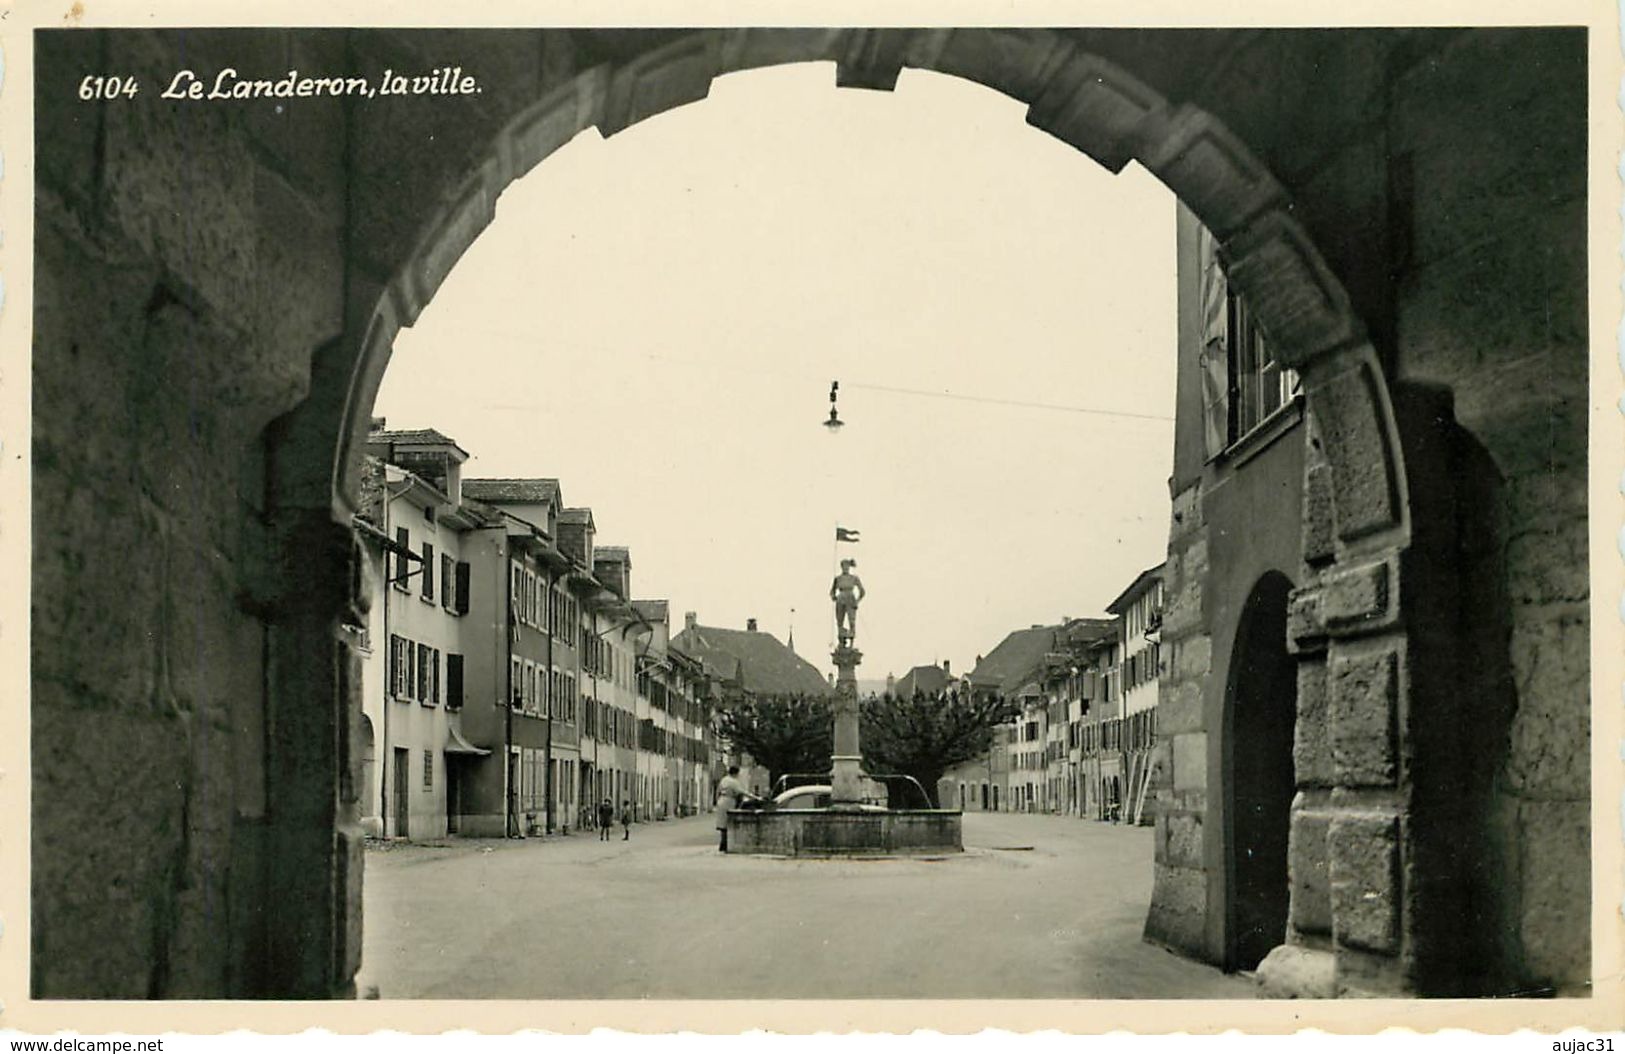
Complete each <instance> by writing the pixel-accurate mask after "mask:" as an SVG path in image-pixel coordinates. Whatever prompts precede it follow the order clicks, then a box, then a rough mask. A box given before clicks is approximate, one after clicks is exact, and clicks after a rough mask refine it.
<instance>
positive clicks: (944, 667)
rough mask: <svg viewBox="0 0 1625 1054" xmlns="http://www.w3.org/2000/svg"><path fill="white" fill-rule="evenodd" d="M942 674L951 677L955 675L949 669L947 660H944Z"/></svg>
mask: <svg viewBox="0 0 1625 1054" xmlns="http://www.w3.org/2000/svg"><path fill="white" fill-rule="evenodd" d="M942 672H943V673H945V674H947V675H948V676H949V677H952V676H953V675H954V674H953V671H952V670H950V669H948V660H947V659H943V660H942Z"/></svg>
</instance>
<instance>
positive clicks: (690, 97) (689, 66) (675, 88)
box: [598, 32, 722, 138]
mask: <svg viewBox="0 0 1625 1054" xmlns="http://www.w3.org/2000/svg"><path fill="white" fill-rule="evenodd" d="M720 73H722V37H720V36H719V35H718V34H717V33H715V32H698V33H690V34H689V35H687V36H684V37H679V38H678V39H676V40H674V41H672V42H671V43H670V44H667V45H665V46H664V47H660V48H656V49H655V50H654V51H651V52H649V53H648V54H647V55H643V56H641V57H639V58H638V59H636V60H634V61H632V62H630V63H628V64H627V65H625V66H622V67H620V68H619V69H617V70H616V71H615V73H614V75H613V77H611V79H610V83H609V92H608V97H607V98H606V99H605V102H604V111H603V114H602V116H601V117H600V119H599V121H598V130H599V131H600V132H602V133H603V135H604V136H605V138H608V137H609V136H612V135H615V134H616V133H617V132H623V131H625V130H626V129H627V128H629V127H631V126H632V125H634V124H637V123H638V122H639V121H642V120H646V119H648V118H650V117H653V116H654V115H655V114H659V113H664V112H666V111H667V110H674V109H676V108H677V107H679V106H686V105H687V104H689V103H691V102H699V101H700V100H701V99H704V98H705V97H706V96H707V95H710V94H711V82H712V81H713V80H715V79H716V78H717V76H718V75H719V74H720Z"/></svg>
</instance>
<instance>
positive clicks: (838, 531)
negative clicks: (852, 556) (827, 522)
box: [835, 527, 858, 542]
mask: <svg viewBox="0 0 1625 1054" xmlns="http://www.w3.org/2000/svg"><path fill="white" fill-rule="evenodd" d="M835 540H836V541H837V542H855V541H857V540H858V532H857V530H856V529H854V528H851V527H836V528H835Z"/></svg>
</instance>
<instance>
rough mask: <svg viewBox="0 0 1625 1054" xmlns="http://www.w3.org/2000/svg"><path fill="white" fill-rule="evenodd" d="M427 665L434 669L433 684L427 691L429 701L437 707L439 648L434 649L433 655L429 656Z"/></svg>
mask: <svg viewBox="0 0 1625 1054" xmlns="http://www.w3.org/2000/svg"><path fill="white" fill-rule="evenodd" d="M429 663H430V665H432V666H433V667H434V676H433V678H432V682H433V684H432V687H431V688H430V691H429V701H430V702H432V703H435V704H436V705H438V704H439V703H440V649H439V648H436V649H434V651H433V653H432V654H431V655H430V656H429Z"/></svg>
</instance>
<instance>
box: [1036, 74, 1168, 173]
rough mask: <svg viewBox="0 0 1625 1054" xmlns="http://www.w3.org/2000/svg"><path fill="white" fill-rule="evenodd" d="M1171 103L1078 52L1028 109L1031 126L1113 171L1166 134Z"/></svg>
mask: <svg viewBox="0 0 1625 1054" xmlns="http://www.w3.org/2000/svg"><path fill="white" fill-rule="evenodd" d="M1169 116H1170V114H1169V107H1168V102H1167V100H1166V99H1164V98H1163V97H1162V95H1161V93H1159V92H1158V91H1157V90H1156V89H1154V88H1151V87H1150V86H1148V85H1146V84H1145V83H1144V82H1142V81H1141V80H1139V79H1138V78H1136V77H1134V76H1133V75H1131V74H1130V73H1128V72H1127V71H1126V70H1123V69H1121V68H1119V67H1118V66H1116V65H1114V64H1112V63H1110V62H1107V61H1106V60H1105V59H1103V58H1101V57H1100V56H1098V55H1091V54H1087V53H1084V52H1079V51H1076V50H1073V51H1071V53H1070V55H1069V57H1068V58H1067V59H1066V60H1065V61H1064V62H1062V63H1061V64H1060V65H1059V67H1058V68H1057V69H1056V71H1055V74H1054V76H1052V77H1051V78H1050V80H1049V82H1048V83H1047V84H1045V85H1044V87H1043V89H1042V90H1041V91H1040V92H1039V94H1038V97H1037V99H1035V100H1034V101H1033V104H1032V105H1031V106H1030V107H1028V109H1027V123H1028V124H1030V125H1032V126H1033V127H1034V128H1038V129H1040V130H1042V131H1045V132H1048V133H1049V134H1050V135H1053V136H1055V138H1057V139H1059V140H1061V141H1062V142H1063V143H1068V144H1070V145H1072V146H1074V147H1076V148H1077V149H1079V150H1081V151H1082V152H1083V153H1085V154H1088V155H1089V156H1090V157H1092V158H1094V159H1095V160H1096V161H1098V162H1099V163H1100V164H1101V166H1102V167H1104V168H1105V169H1106V170H1107V171H1109V172H1112V173H1117V172H1121V171H1122V170H1123V166H1124V165H1127V164H1128V163H1129V162H1130V161H1132V160H1134V159H1135V158H1136V157H1139V156H1140V155H1141V154H1143V153H1145V152H1146V151H1147V149H1148V147H1149V145H1150V144H1152V143H1155V142H1158V141H1160V140H1161V139H1162V138H1164V136H1165V134H1166V127H1167V122H1168V120H1169Z"/></svg>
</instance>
